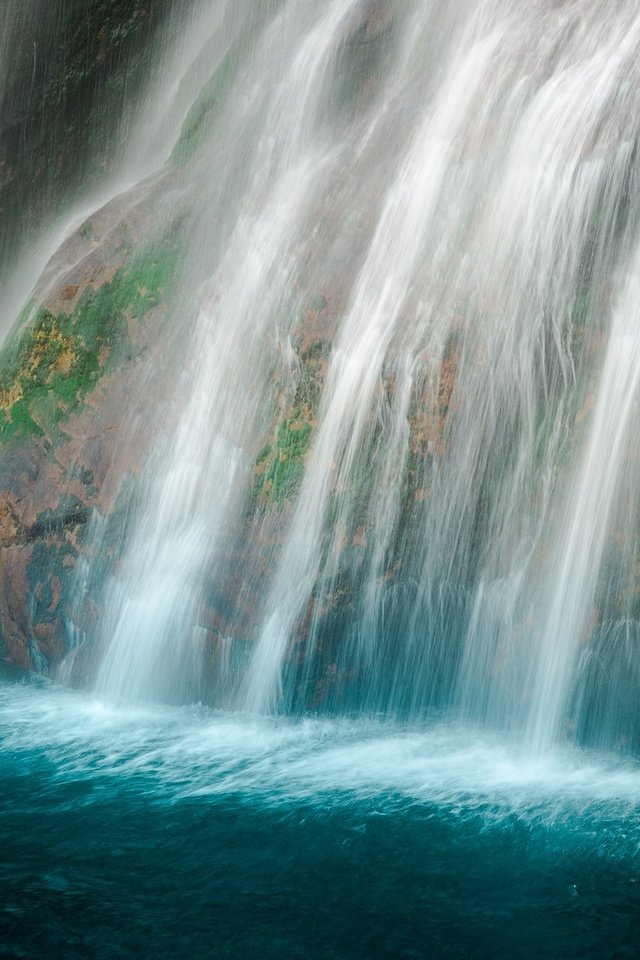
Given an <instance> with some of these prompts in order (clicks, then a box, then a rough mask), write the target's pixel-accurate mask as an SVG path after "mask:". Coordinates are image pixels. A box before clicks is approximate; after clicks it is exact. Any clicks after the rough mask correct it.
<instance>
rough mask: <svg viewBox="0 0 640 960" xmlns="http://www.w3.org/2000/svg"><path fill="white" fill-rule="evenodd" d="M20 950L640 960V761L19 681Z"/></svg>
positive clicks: (9, 809) (15, 829) (13, 887)
mask: <svg viewBox="0 0 640 960" xmlns="http://www.w3.org/2000/svg"><path fill="white" fill-rule="evenodd" d="M0 785H1V790H0V931H1V932H0V956H2V957H3V958H4V957H56V958H58V957H63V958H67V957H78V958H80V957H82V958H90V957H96V958H117V957H134V956H135V957H154V958H164V957H190V958H200V957H213V958H217V957H222V958H225V957H229V958H253V957H256V958H260V960H270V958H274V960H275V958H278V960H288V958H377V957H388V958H393V960H396V958H422V957H425V958H434V957H436V958H437V957H460V958H497V957H499V958H502V957H504V958H519V957H526V958H531V957H545V958H547V957H548V958H564V957H576V958H578V957H579V958H584V957H598V958H600V957H602V958H609V957H611V958H613V957H619V958H632V957H640V769H639V768H638V767H637V766H636V765H634V764H633V763H631V762H625V761H622V760H618V761H612V760H606V759H603V758H599V757H595V756H593V755H590V754H586V753H581V752H578V751H574V752H558V753H557V754H554V755H552V756H548V757H546V758H544V760H542V759H538V760H532V759H531V758H527V757H526V756H525V755H523V754H522V752H521V751H520V750H519V749H518V747H517V745H516V744H511V743H508V742H505V741H504V740H501V739H499V738H496V737H491V736H488V735H486V734H482V733H481V732H479V731H477V730H469V729H464V728H460V727H452V726H446V725H434V726H432V727H429V728H426V727H410V726H406V725H401V724H396V723H391V722H385V721H382V720H378V719H367V720H363V719H359V720H326V719H306V720H298V721H291V720H282V719H257V718H252V717H246V716H239V715H231V714H222V713H220V714H218V713H215V712H212V711H210V710H207V709H204V708H195V707H194V708H185V709H176V708H162V709H161V708H157V709H156V708H145V709H124V708H115V707H113V706H109V705H108V704H105V703H101V702H99V701H96V700H95V699H92V698H90V697H88V696H87V695H85V694H81V693H76V692H71V691H68V690H63V689H59V688H56V687H54V686H51V685H48V684H20V683H5V684H3V685H1V686H0Z"/></svg>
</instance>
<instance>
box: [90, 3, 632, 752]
mask: <svg viewBox="0 0 640 960" xmlns="http://www.w3.org/2000/svg"><path fill="white" fill-rule="evenodd" d="M212 11H214V12H215V13H216V16H217V18H216V17H214V16H213V14H212ZM205 15H208V16H210V18H211V19H210V21H209V22H208V28H207V29H204V28H203V29H202V31H201V33H202V35H203V36H205V37H206V38H207V39H205V40H203V42H202V50H201V52H198V44H197V37H199V36H200V31H198V29H197V25H198V23H199V21H197V19H196V20H194V21H193V23H192V26H191V32H190V33H189V37H190V38H191V39H189V41H188V42H187V41H185V43H184V45H183V47H182V48H181V51H182V52H181V54H180V55H179V56H177V59H176V63H178V64H179V65H180V67H179V69H177V68H176V71H175V73H172V72H171V71H169V76H170V79H169V80H167V81H166V82H165V85H164V87H163V88H162V89H163V91H164V92H161V93H160V94H157V95H156V100H155V101H153V100H151V101H150V102H157V103H162V104H164V107H163V111H160V113H163V115H164V116H165V120H163V121H162V123H160V128H161V129H163V130H165V131H167V133H166V136H167V137H169V138H170V131H171V130H175V129H177V128H178V126H179V124H178V123H177V120H176V117H175V116H173V114H172V110H173V109H174V107H173V106H172V103H173V100H172V97H174V96H175V98H176V104H177V106H175V110H176V112H177V113H176V116H178V115H181V116H184V110H185V104H186V103H188V102H189V96H190V95H191V96H193V93H191V94H189V91H190V90H191V91H193V90H197V89H198V83H199V82H200V83H201V82H202V80H203V77H206V76H208V74H207V70H206V69H205V67H204V66H203V64H204V63H205V62H207V57H208V56H210V57H211V59H212V67H211V69H210V71H209V72H210V74H211V77H212V79H210V80H208V81H207V85H206V86H205V91H206V93H205V94H202V95H201V96H200V99H196V106H195V107H194V110H195V111H196V112H197V111H198V110H199V109H200V107H199V106H198V104H200V103H201V100H202V96H212V94H211V91H212V90H213V91H215V100H214V102H215V110H213V112H212V115H211V116H210V118H209V120H208V121H207V123H206V124H204V126H203V127H202V128H200V129H199V130H198V132H197V136H195V139H194V144H195V145H193V146H192V147H191V148H190V149H192V150H193V156H192V158H191V160H190V163H189V164H188V165H187V167H186V168H183V169H182V170H181V171H180V172H179V177H181V178H182V179H183V181H184V184H185V188H186V187H187V185H188V189H189V190H190V191H191V192H192V195H196V196H197V197H198V201H197V204H196V206H195V210H194V211H193V213H192V216H191V224H190V226H191V229H190V237H191V240H192V244H191V246H190V248H189V249H190V256H189V257H188V258H187V262H188V267H187V268H186V269H185V274H184V277H183V278H182V284H181V286H180V287H179V296H178V300H179V302H180V303H181V308H180V309H181V316H176V320H179V321H180V322H181V324H182V329H183V330H184V334H185V336H184V338H183V347H184V361H183V362H184V374H183V377H182V379H181V381H180V388H179V393H178V395H177V398H176V414H175V417H176V421H177V428H176V430H175V433H174V436H173V437H172V438H169V439H168V440H167V441H166V442H163V443H162V444H161V445H159V447H158V451H157V453H156V456H155V458H153V459H152V462H151V464H150V466H149V470H148V476H147V481H146V485H145V488H144V492H143V495H142V496H141V497H140V498H139V501H138V507H137V509H136V513H135V516H134V518H133V522H132V524H131V527H130V530H129V532H128V535H127V544H126V546H125V550H124V555H123V557H122V560H121V563H120V567H119V571H120V572H119V573H118V575H117V576H116V577H114V578H112V579H111V580H110V582H109V583H108V584H107V586H106V588H105V597H104V605H105V616H104V619H103V626H102V630H101V639H100V642H101V644H102V645H103V647H104V648H105V649H106V654H105V656H104V659H103V662H102V666H101V668H100V671H99V676H98V689H99V690H100V691H101V692H102V693H103V694H107V693H108V694H109V695H111V696H116V697H124V698H133V699H143V700H149V699H154V698H159V699H163V700H166V699H173V700H175V699H177V700H181V699H182V700H183V699H187V700H188V699H190V698H191V697H193V696H195V697H196V698H197V697H198V696H199V691H201V690H202V689H203V683H205V682H206V683H209V684H210V685H211V684H212V681H211V674H212V673H213V675H214V677H215V676H216V674H217V677H218V680H217V681H216V680H215V679H214V680H213V689H215V687H216V684H217V686H218V693H217V694H214V696H213V699H215V698H216V696H217V697H218V699H219V702H226V703H229V702H231V703H233V704H235V705H236V706H240V707H242V708H246V709H249V710H257V711H269V710H280V709H287V708H289V707H291V706H297V705H299V704H303V705H306V704H308V702H310V701H311V702H313V695H311V696H310V691H312V690H313V689H323V690H324V691H325V692H324V694H323V696H324V704H325V705H326V706H329V707H331V708H334V709H338V710H341V709H344V708H345V707H348V708H349V709H351V708H354V707H357V706H360V707H362V708H365V709H374V710H383V711H386V710H393V711H398V710H400V711H402V712H404V713H405V714H408V715H413V716H416V715H418V714H420V713H423V712H425V711H429V710H431V709H432V708H434V707H436V708H437V709H439V710H443V709H444V710H448V711H450V712H452V713H453V714H454V715H456V716H466V717H468V718H469V719H470V720H472V721H477V720H479V721H483V722H488V723H489V724H490V725H492V726H494V727H498V728H502V729H504V730H508V731H520V732H521V734H522V735H523V736H524V737H525V738H526V739H527V740H528V742H529V745H530V748H531V749H533V750H537V751H544V750H545V749H547V748H548V747H549V746H550V745H551V744H552V743H553V742H554V741H556V740H557V739H558V738H559V737H560V738H562V737H566V736H567V735H570V736H574V735H577V736H578V737H579V738H585V739H589V740H591V741H594V742H595V743H598V744H605V743H608V744H609V745H617V744H619V743H620V742H622V741H624V742H626V743H629V742H634V741H635V740H636V739H637V724H636V723H635V720H634V719H633V717H634V715H635V712H634V710H633V702H634V698H635V696H636V690H637V687H636V686H635V685H634V681H633V680H632V679H631V680H625V682H624V683H621V682H620V678H621V677H622V676H623V675H626V676H627V677H631V678H633V677H635V676H636V675H637V674H638V655H637V653H636V652H635V649H634V648H635V647H637V643H636V641H635V636H636V633H637V622H638V621H637V610H636V607H637V603H636V595H637V592H638V584H637V582H636V578H635V573H634V572H633V571H635V569H636V564H635V559H634V551H635V544H636V543H637V536H638V526H637V522H636V520H635V515H636V514H637V509H636V506H637V493H636V492H635V487H636V486H637V484H635V482H634V481H635V479H636V474H635V473H634V466H633V464H634V461H635V457H636V454H637V451H636V447H635V446H634V438H633V431H632V430H631V429H630V425H631V424H632V423H633V420H634V416H635V414H636V413H637V410H638V399H637V372H638V358H637V345H636V343H635V332H634V329H635V326H636V323H637V308H636V296H635V291H636V287H637V273H638V265H637V254H636V253H635V252H634V251H635V249H636V246H637V243H638V232H639V219H638V203H637V196H638V190H637V174H638V166H637V148H636V143H637V132H638V125H637V117H638V108H639V106H640V104H639V102H638V90H640V83H638V82H637V81H638V63H639V62H640V60H639V58H638V49H639V46H640V16H639V15H638V11H637V6H636V4H635V3H634V2H623V3H618V4H616V5H615V6H614V5H611V4H609V5H606V9H605V8H601V7H598V8H596V7H595V6H594V5H586V4H584V3H583V2H578V0H575V2H567V3H564V4H555V3H552V2H550V0H536V2H534V3H527V4H522V3H519V2H515V0H499V2H496V0H491V2H488V0H487V2H483V3H480V4H478V5H476V6H475V8H474V10H473V11H472V12H470V11H469V10H468V8H467V6H466V5H465V4H458V3H454V4H451V3H448V2H447V3H444V2H438V0H433V2H430V3H409V4H400V3H394V2H391V0H389V2H387V3H365V2H360V0H332V2H331V3H328V4H323V5H318V4H317V3H315V2H311V0H309V2H306V0H296V2H295V3H293V2H290V3H287V2H282V3H273V4H269V5H266V6H265V8H264V10H261V11H260V12H259V13H257V12H256V11H255V10H254V9H253V8H251V7H250V5H249V6H247V5H242V4H241V5H239V6H238V7H237V8H235V9H234V12H233V15H231V13H230V8H228V9H227V8H223V6H222V5H219V4H209V5H207V4H204V5H203V6H202V8H200V12H199V16H201V17H202V16H205ZM193 24H195V25H196V26H195V27H194V26H193ZM194 38H195V39H194ZM225 51H226V52H225ZM363 51H364V53H363ZM190 57H191V58H192V59H193V66H192V67H188V66H186V64H187V63H188V62H189V58H190ZM176 75H177V76H178V77H179V76H183V78H187V79H183V83H182V84H180V83H178V82H177V80H176V79H175V76H176ZM172 77H173V78H174V79H171V78H172ZM185 83H186V84H187V87H186V88H185V86H184V84H185ZM181 111H182V113H181ZM172 117H173V119H172ZM191 117H193V111H192V114H191ZM190 122H191V121H190V120H189V119H188V120H187V125H188V124H189V123H190ZM152 126H153V124H152ZM150 129H151V127H150V128H149V130H150ZM147 140H149V141H150V142H152V141H153V136H152V134H151V133H150V132H148V133H145V134H144V136H142V137H141V139H140V141H139V147H138V155H139V153H140V150H141V149H142V145H143V144H144V143H145V142H147ZM177 149H178V151H179V150H181V149H184V147H183V146H182V147H181V146H180V144H179V145H178V148H177ZM314 302H316V303H318V304H320V305H319V306H318V307H317V309H316V308H314V307H313V306H312V307H311V308H310V307H309V303H311V304H313V303H314ZM310 309H311V314H310V312H309V311H310ZM314 310H315V312H316V313H318V312H319V314H322V317H323V319H322V323H321V326H322V324H324V326H323V327H322V331H321V333H320V334H318V333H316V334H314V335H315V336H316V337H318V338H319V339H317V340H316V341H315V346H314V349H317V350H319V351H321V353H320V354H319V355H322V356H324V357H325V359H324V360H322V361H321V363H320V365H319V366H318V365H316V366H315V367H312V366H310V364H309V360H308V354H305V353H304V349H309V348H305V347H304V345H305V343H307V341H308V338H309V336H311V335H312V334H310V329H312V325H313V322H316V323H318V322H319V321H318V320H317V319H316V320H315V321H313V320H310V319H309V317H310V316H311V317H312V318H313V312H314ZM310 324H311V326H310ZM323 338H324V339H323ZM322 351H324V353H322ZM301 398H302V399H301ZM296 418H297V420H296ZM291 424H293V426H291ZM287 430H288V431H289V434H286V431H287ZM294 430H307V431H308V433H309V442H308V449H307V450H306V451H305V453H304V458H303V462H302V461H301V463H300V470H301V474H302V475H301V477H300V478H299V479H298V480H297V481H296V482H295V483H293V484H290V486H289V487H287V486H286V484H285V481H284V480H282V478H280V480H279V478H278V473H277V470H281V471H284V470H285V468H284V467H279V466H277V464H278V463H282V462H285V461H286V460H287V458H288V457H289V456H294V454H293V453H291V452H290V451H285V453H284V454H282V453H278V452H277V451H276V452H277V456H276V461H275V462H276V467H275V468H274V467H273V465H272V466H271V467H270V468H269V469H270V470H271V471H272V472H271V474H269V476H270V477H271V479H270V481H269V483H270V484H271V487H269V485H267V487H266V488H265V489H266V490H267V494H268V493H269V490H270V489H272V488H273V489H276V488H277V484H278V482H280V484H281V487H282V488H283V489H284V491H285V492H284V501H282V500H280V501H278V500H277V494H273V496H274V498H276V499H275V500H274V502H272V503H271V505H270V506H269V504H268V502H267V505H266V506H265V504H264V503H262V504H261V503H258V504H257V505H256V503H255V502H254V501H253V500H252V493H251V491H252V489H254V488H255V485H256V476H258V477H259V476H260V471H259V469H258V468H259V467H260V463H261V460H260V457H261V456H262V455H261V454H260V450H261V449H263V448H264V449H265V450H266V451H267V454H266V455H267V456H268V451H269V450H270V449H271V450H273V449H276V448H277V444H278V442H280V441H279V439H278V438H281V437H282V436H283V435H287V436H289V437H291V436H292V433H291V431H294ZM265 440H266V441H267V447H264V444H265ZM290 442H293V441H290ZM269 444H271V447H270V446H269ZM278 457H279V458H280V459H279V460H278V459H277V458H278ZM274 469H275V471H276V472H275V473H273V470H274ZM300 481H301V482H300ZM280 496H281V497H282V494H280ZM269 512H271V514H272V515H274V514H275V515H278V513H279V519H278V527H279V541H280V542H279V543H278V544H276V545H275V546H274V545H273V544H272V545H271V546H270V547H269V545H268V543H267V547H268V556H269V563H271V565H272V567H274V569H272V570H271V572H269V574H268V575H267V574H263V573H261V574H260V576H256V573H255V565H254V566H253V567H252V566H251V563H247V564H246V567H245V568H243V569H241V570H240V572H239V573H234V574H233V575H232V576H231V575H230V574H229V563H230V560H229V558H230V557H232V556H233V555H234V551H235V552H236V553H237V551H238V549H240V548H241V545H242V544H243V543H244V544H245V545H246V544H247V543H258V544H259V542H260V537H261V536H262V533H261V531H262V529H263V527H262V525H263V522H265V516H266V518H267V522H268V515H269ZM281 541H283V542H281ZM239 545H240V547H239ZM95 552H96V554H97V556H98V560H97V562H99V554H100V550H99V548H98V549H96V551H95ZM211 596H225V597H226V598H227V599H226V600H225V622H226V625H227V629H228V637H223V638H218V639H217V640H216V641H215V643H214V642H213V641H212V639H211V636H210V634H209V633H208V629H209V628H208V627H207V623H208V620H207V617H208V616H209V614H208V613H207V610H208V607H207V605H208V603H209V602H210V597H211ZM232 596H237V597H238V598H242V603H238V608H237V610H234V608H233V600H232V599H228V598H229V597H232ZM344 598H347V599H346V600H345V599H344ZM241 606H242V607H243V609H246V608H247V606H249V607H251V609H252V611H253V613H252V617H253V622H252V624H251V627H250V628H247V625H246V622H245V621H246V617H245V620H243V619H242V615H241V614H240V613H239V610H240V607H241ZM331 611H335V612H334V613H331ZM238 639H239V640H241V641H242V644H244V645H245V646H246V641H247V640H250V641H251V643H252V648H251V649H252V652H251V655H250V656H249V658H248V662H247V663H246V666H244V667H242V666H240V667H238V663H239V662H240V661H241V660H242V657H243V656H245V654H244V653H242V654H241V655H239V656H236V658H235V662H236V669H235V670H232V671H229V670H227V668H226V666H225V664H226V663H227V660H228V645H229V644H231V645H232V646H233V644H234V642H235V641H236V640H238ZM212 647H213V648H214V649H218V650H219V652H220V659H219V662H218V666H217V668H216V667H215V666H214V669H213V670H211V669H209V666H208V667H207V670H208V673H207V674H206V677H207V678H208V679H206V680H205V679H203V678H204V677H205V673H204V672H203V670H204V665H205V662H206V663H208V664H210V660H211V657H212V653H211V651H212ZM243 649H244V646H243ZM331 676H334V677H337V678H338V682H337V683H333V684H332V683H331V682H330V677H331ZM340 678H343V679H344V678H347V682H346V685H345V683H344V682H343V681H341V680H340ZM607 688H614V689H615V691H616V693H615V696H614V695H608V694H607Z"/></svg>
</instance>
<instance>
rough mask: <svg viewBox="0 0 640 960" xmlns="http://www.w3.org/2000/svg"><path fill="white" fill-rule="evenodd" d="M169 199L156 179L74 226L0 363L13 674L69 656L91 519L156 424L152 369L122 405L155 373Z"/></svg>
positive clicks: (0, 568) (3, 568)
mask: <svg viewBox="0 0 640 960" xmlns="http://www.w3.org/2000/svg"><path fill="white" fill-rule="evenodd" d="M171 191H172V185H171V178H170V177H169V176H164V177H159V178H156V179H155V180H152V181H149V182H147V183H144V184H142V185H140V186H139V187H137V188H136V189H135V190H134V191H132V192H131V193H129V194H127V195H125V196H124V197H120V198H118V199H116V200H115V201H113V202H112V203H110V204H109V205H107V206H106V207H105V208H104V209H103V210H101V211H100V212H99V213H97V214H96V215H95V216H93V217H92V218H91V220H90V221H88V222H87V223H85V224H84V225H83V226H82V227H81V229H80V230H79V231H78V232H77V233H76V234H75V235H74V236H72V237H71V238H70V239H69V240H68V241H67V243H66V244H64V245H63V247H62V248H61V249H60V251H59V252H58V254H57V255H56V257H55V258H54V260H53V261H52V262H51V263H50V264H49V267H48V268H47V271H46V272H45V274H44V276H43V278H42V281H41V283H40V286H39V287H38V289H37V290H36V292H35V294H34V298H33V301H32V303H31V304H29V305H28V306H27V308H26V309H25V312H24V314H23V317H22V318H21V319H20V321H19V322H18V325H17V327H16V332H15V334H14V336H13V338H12V339H11V340H10V341H9V343H8V344H7V345H6V346H5V349H4V352H3V354H2V359H1V362H0V595H1V597H0V630H1V635H2V646H3V657H4V659H5V660H8V661H11V662H12V663H14V664H17V665H19V666H20V667H21V668H23V669H33V668H36V669H39V670H45V671H46V670H48V668H49V667H50V665H52V664H55V663H58V662H59V661H60V660H61V659H62V657H63V656H64V654H65V652H66V651H67V649H68V645H69V637H68V633H67V626H66V624H65V618H64V615H63V614H64V612H65V610H66V611H67V613H68V610H69V604H70V602H71V600H70V597H71V593H72V585H73V583H74V577H75V576H76V571H77V563H78V559H79V557H80V556H81V554H82V551H83V549H84V541H85V531H86V528H87V524H88V522H89V520H90V517H91V514H92V511H93V510H94V508H97V510H99V511H100V512H101V513H103V514H109V512H110V511H112V510H113V508H114V501H115V497H116V494H117V493H118V491H119V490H120V489H121V488H122V484H123V480H124V478H125V477H126V475H127V474H128V473H130V474H132V475H135V474H136V473H137V472H139V470H140V469H141V465H142V463H143V462H144V458H145V456H146V454H147V452H148V447H149V444H150V443H151V441H152V438H153V437H154V435H155V433H156V431H157V429H158V427H159V426H160V422H161V417H162V405H161V403H160V402H159V396H158V391H160V389H161V388H160V386H159V383H160V378H161V372H160V368H158V371H157V372H158V379H157V380H156V381H155V382H154V381H153V379H151V380H150V381H149V385H148V386H149V389H148V391H145V393H144V397H143V399H141V400H140V401H139V406H138V407H137V408H136V409H132V408H131V404H130V398H132V397H133V396H138V391H137V390H136V389H135V384H136V383H137V381H138V379H139V378H140V377H141V376H142V371H143V370H145V371H146V370H147V369H148V368H149V366H151V367H153V363H151V364H149V362H148V361H149V360H150V359H151V355H152V353H153V350H154V344H157V343H158V340H159V338H161V336H162V330H163V324H164V320H165V317H166V313H167V299H166V297H165V296H164V294H165V292H166V291H167V289H168V288H169V286H170V283H171V280H172V277H173V275H174V274H175V272H176V270H177V269H178V266H179V263H180V256H181V246H180V224H179V223H177V222H176V221H175V219H173V220H172V219H171V217H170V216H169V215H166V219H165V218H164V216H165V204H168V205H169V207H170V208H171V210H175V207H174V205H173V204H172V192H171ZM174 217H175V214H174ZM158 223H161V224H162V228H159V227H158ZM167 383H168V381H165V385H166V384H167ZM165 388H166V387H165ZM136 423H137V426H136Z"/></svg>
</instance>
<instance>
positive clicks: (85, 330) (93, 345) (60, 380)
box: [0, 244, 180, 442]
mask: <svg viewBox="0 0 640 960" xmlns="http://www.w3.org/2000/svg"><path fill="white" fill-rule="evenodd" d="M179 257H180V249H179V247H178V246H177V245H175V244H174V245H169V244H159V245H158V246H157V247H153V248H150V249H149V250H147V251H146V253H145V254H143V255H141V256H140V257H138V258H136V259H135V260H133V261H132V263H131V264H129V265H127V266H126V267H122V268H121V269H120V270H118V271H117V272H116V273H115V274H114V275H113V277H112V278H111V280H109V281H108V282H107V283H104V284H102V286H100V287H98V288H93V287H87V288H86V289H85V290H84V292H83V294H82V296H81V297H80V299H79V301H78V303H77V304H76V306H75V308H74V309H73V311H72V312H70V313H65V312H61V313H53V312H52V311H51V310H48V309H46V308H44V307H34V306H31V307H29V308H28V309H27V310H26V311H25V312H24V313H23V315H22V317H21V319H20V321H19V322H18V325H17V329H16V333H15V334H14V336H13V337H12V338H11V340H10V341H9V342H8V344H7V345H6V347H5V348H4V350H3V351H2V353H1V354H0V442H6V441H8V440H11V439H16V438H19V437H24V436H29V435H31V436H46V437H48V438H49V440H50V441H53V442H56V441H57V440H59V439H60V437H61V430H60V427H59V424H61V423H62V422H64V420H65V419H66V418H67V417H68V416H69V415H70V414H71V413H73V412H74V411H75V410H76V409H77V408H78V406H79V405H80V404H81V402H82V401H83V399H84V397H86V395H87V394H88V393H90V392H91V390H93V388H94V387H95V384H96V382H97V381H98V380H99V378H100V377H101V376H103V375H104V374H105V373H109V372H110V371H111V370H113V369H114V368H115V367H117V365H118V364H119V363H120V362H121V361H122V360H123V359H124V358H125V357H128V356H130V355H131V341H130V339H129V334H128V324H129V322H130V320H136V321H140V320H142V319H143V318H144V316H145V315H146V314H148V313H149V312H150V311H151V310H152V309H153V308H154V307H156V306H157V305H158V304H159V303H160V302H161V300H162V299H163V297H164V295H165V292H166V291H167V289H168V287H169V286H170V284H171V282H172V280H173V278H174V276H175V274H176V270H177V266H178V260H179Z"/></svg>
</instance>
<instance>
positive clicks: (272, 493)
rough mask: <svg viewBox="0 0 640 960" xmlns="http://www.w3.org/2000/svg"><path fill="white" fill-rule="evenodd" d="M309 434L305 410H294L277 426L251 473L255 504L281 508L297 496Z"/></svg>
mask: <svg viewBox="0 0 640 960" xmlns="http://www.w3.org/2000/svg"><path fill="white" fill-rule="evenodd" d="M312 433H313V428H312V425H311V422H310V411H309V410H308V408H301V407H299V408H297V409H296V410H295V411H294V415H293V416H292V417H291V418H289V419H286V420H282V421H281V422H280V423H279V424H278V428H277V430H276V434H275V438H274V441H273V444H272V445H268V446H266V447H264V448H263V450H262V451H261V453H260V455H259V457H258V460H257V463H256V467H255V470H254V488H253V495H254V498H255V499H256V500H257V501H258V502H260V503H263V504H265V505H266V504H267V503H276V504H279V505H282V504H283V503H284V502H285V501H287V500H290V499H291V498H292V497H294V496H295V495H296V493H297V492H298V490H299V489H300V486H301V484H302V479H303V477H304V459H305V456H306V454H307V452H308V450H309V447H310V446H311V437H312Z"/></svg>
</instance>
